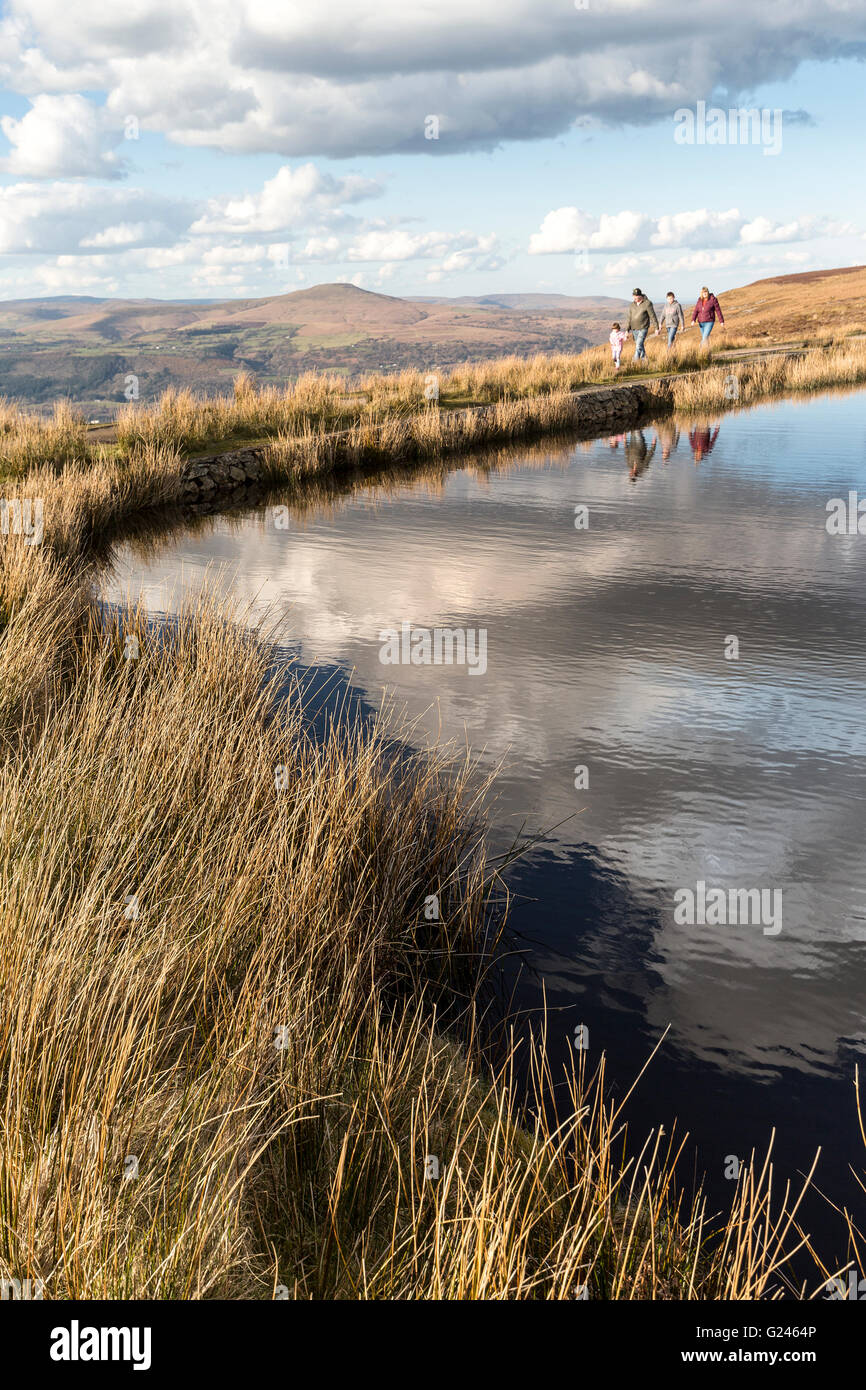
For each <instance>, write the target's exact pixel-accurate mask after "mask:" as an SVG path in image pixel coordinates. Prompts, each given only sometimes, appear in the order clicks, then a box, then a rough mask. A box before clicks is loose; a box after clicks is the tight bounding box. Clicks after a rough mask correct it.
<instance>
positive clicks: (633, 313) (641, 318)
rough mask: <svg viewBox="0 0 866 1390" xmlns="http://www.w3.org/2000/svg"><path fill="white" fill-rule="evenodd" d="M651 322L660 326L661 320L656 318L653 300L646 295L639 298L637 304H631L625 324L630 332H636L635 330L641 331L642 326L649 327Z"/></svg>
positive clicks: (654, 325)
mask: <svg viewBox="0 0 866 1390" xmlns="http://www.w3.org/2000/svg"><path fill="white" fill-rule="evenodd" d="M650 324H652V326H653V328H658V326H659V321H658V319H657V318H656V311H655V309H654V308H653V306H652V304H651V302H650V301H649V300H648V299H647V297H646V295H644V296H643V298H642V299H639V300H638V302H637V304H631V305H629V311H628V320H627V322H626V325H625V326H626V329H627V330H628V332H630V333H634V332H635V330H638V331H639V330H640V329H641V328H649V326H650Z"/></svg>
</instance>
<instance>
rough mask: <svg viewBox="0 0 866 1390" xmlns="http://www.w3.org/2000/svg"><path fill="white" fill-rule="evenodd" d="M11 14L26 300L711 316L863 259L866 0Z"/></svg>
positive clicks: (8, 273)
mask: <svg viewBox="0 0 866 1390" xmlns="http://www.w3.org/2000/svg"><path fill="white" fill-rule="evenodd" d="M0 14H2V19H0V298H2V299H7V300H8V299H16V298H29V297H32V296H51V295H65V294H79V295H95V296H100V297H105V296H108V297H123V298H129V297H131V298H159V299H199V298H203V299H226V298H235V297H244V298H245V297H259V296H264V295H274V294H282V293H286V292H288V291H291V290H296V289H303V288H307V287H309V286H312V285H316V284H320V283H327V282H333V281H351V282H352V283H354V284H357V285H359V286H361V287H363V288H365V289H369V290H379V291H382V292H384V293H387V294H396V295H449V296H450V295H481V294H496V293H500V294H501V293H516V292H530V291H540V292H547V293H560V294H569V295H615V296H618V297H622V296H627V295H628V294H630V292H631V290H632V289H633V288H634V287H635V286H636V285H640V286H641V287H642V288H644V289H646V290H647V292H648V293H650V294H651V295H652V297H653V298H654V299H656V300H659V299H661V298H662V297H663V295H664V293H665V292H666V291H667V290H668V289H673V290H674V291H675V292H676V293H677V295H678V296H679V297H680V298H682V299H683V301H684V302H685V301H686V300H689V299H692V300H693V299H694V298H695V296H696V294H697V292H698V290H699V289H700V286H701V285H702V284H704V283H708V284H709V285H710V287H711V288H712V289H714V290H716V291H717V292H722V291H724V290H725V289H726V288H732V287H734V286H736V285H742V284H747V283H749V282H751V281H754V280H758V279H761V278H763V277H765V276H769V275H776V274H783V273H790V272H795V271H802V270H811V269H820V268H823V267H835V266H844V265H859V264H862V263H864V262H866V192H864V189H863V182H862V179H861V178H860V177H859V174H858V170H859V169H860V168H861V166H862V153H861V150H860V148H859V144H860V140H859V113H860V112H861V111H862V109H863V100H862V86H863V80H864V77H866V68H864V58H866V5H863V3H862V0H763V3H762V4H760V5H757V4H755V3H754V0H694V2H693V3H692V4H690V5H688V6H685V5H683V3H682V0H495V3H493V0H459V3H458V0H429V2H428V0H415V3H413V4H412V5H406V4H405V3H396V0H350V2H349V3H345V2H344V0H327V3H324V4H320V5H318V6H313V5H311V4H310V3H309V0H302V2H300V0H123V3H122V4H120V5H107V4H105V0H75V3H74V4H71V3H69V0H65V3H61V0H8V3H6V4H5V5H4V6H3V8H2V10H0ZM735 110H744V111H745V110H754V111H755V112H757V113H758V116H757V118H756V119H755V120H754V121H753V120H751V119H750V120H741V119H740V118H738V117H736V116H734V117H732V115H731V114H730V113H731V112H733V111H735Z"/></svg>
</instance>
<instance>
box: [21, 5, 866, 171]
mask: <svg viewBox="0 0 866 1390" xmlns="http://www.w3.org/2000/svg"><path fill="white" fill-rule="evenodd" d="M864 42H866V11H864V9H863V7H862V6H859V5H855V4H853V3H844V2H843V0H839V2H838V3H835V4H833V5H828V4H827V3H826V0H798V3H797V4H796V5H795V6H792V5H791V4H790V0H764V3H763V4H761V5H755V4H754V2H753V0H702V3H701V4H700V5H699V6H698V7H697V9H695V10H694V12H693V13H692V12H690V16H689V23H688V24H685V23H683V11H682V4H681V0H653V3H651V4H649V3H638V2H637V0H605V3H603V4H599V5H596V4H591V5H590V6H589V7H588V8H587V9H586V10H578V9H576V8H575V7H574V6H573V5H571V4H569V3H567V0H473V4H472V5H471V6H467V5H466V4H465V3H464V0H437V3H436V4H435V5H432V4H421V5H415V6H407V5H406V4H405V3H404V0H330V3H329V4H327V5H318V6H315V5H310V4H309V3H308V0H281V2H280V3H277V0H124V3H123V5H120V6H117V5H115V6H106V4H105V3H104V0H76V3H75V4H74V5H70V4H69V3H68V0H63V3H61V0H8V3H7V11H6V18H5V19H4V21H3V22H2V26H0V79H2V80H3V81H4V84H5V85H6V86H7V87H9V88H11V89H12V90H14V91H17V92H23V93H28V94H30V93H36V92H40V93H41V92H46V93H50V92H56V93H63V92H79V91H103V92H105V93H107V104H108V106H109V108H110V109H111V110H112V111H113V112H115V113H116V114H117V115H118V116H120V117H122V116H124V115H126V114H127V113H129V112H134V113H136V114H137V115H138V116H139V117H140V118H141V119H142V121H143V123H144V124H145V125H146V126H147V127H148V128H149V129H153V130H158V131H162V132H164V133H165V134H167V135H168V136H170V137H171V138H172V139H173V140H176V141H178V142H182V143H185V144H190V145H211V146H215V147H218V148H221V149H225V150H237V151H250V152H251V151H269V152H274V153H279V154H282V155H285V156H287V157H298V156H301V157H307V156H308V155H311V154H328V155H337V156H350V155H355V154H359V153H363V152H366V153H383V152H408V151H414V152H419V153H426V154H432V155H436V154H440V153H442V152H443V151H444V149H446V148H447V149H450V150H457V149H468V148H476V149H477V148H488V149H489V148H492V147H494V146H495V145H497V144H499V143H501V142H503V141H508V140H526V139H536V138H539V137H546V136H553V135H556V134H558V133H561V132H564V131H566V130H568V129H569V128H570V127H571V126H572V125H574V124H576V123H577V122H583V121H584V119H585V118H586V117H587V116H592V117H593V118H594V119H596V120H598V121H601V122H602V123H608V124H621V123H622V122H623V121H628V122H633V123H635V124H638V125H646V124H648V123H650V122H653V121H658V120H671V119H672V113H673V111H674V110H675V109H676V108H677V107H681V106H683V105H691V104H693V103H694V102H695V101H697V100H698V99H704V100H707V101H709V102H712V101H713V100H714V99H715V98H716V96H717V95H718V96H719V98H721V97H722V96H724V100H725V101H726V102H728V101H738V99H739V97H740V96H741V95H742V96H745V94H750V93H751V92H752V91H753V90H754V89H755V87H756V86H757V85H758V84H759V83H762V82H772V81H784V80H785V79H786V78H788V77H790V75H791V74H792V73H793V72H795V71H796V69H797V68H798V66H799V65H800V64H801V63H803V62H805V61H812V62H822V61H824V62H829V61H832V60H833V59H834V58H838V57H840V56H846V55H854V56H857V55H860V56H862V52H863V45H864ZM429 114H438V115H439V116H440V139H439V141H434V140H425V136H424V122H425V117H426V116H427V115H429Z"/></svg>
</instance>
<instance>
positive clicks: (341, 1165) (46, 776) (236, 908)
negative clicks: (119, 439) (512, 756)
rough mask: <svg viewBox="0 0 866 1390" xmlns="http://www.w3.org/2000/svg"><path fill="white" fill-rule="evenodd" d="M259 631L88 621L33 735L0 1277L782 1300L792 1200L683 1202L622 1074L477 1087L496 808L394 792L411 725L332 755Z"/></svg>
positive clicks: (442, 788) (21, 831) (10, 954)
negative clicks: (552, 1109)
mask: <svg viewBox="0 0 866 1390" xmlns="http://www.w3.org/2000/svg"><path fill="white" fill-rule="evenodd" d="M236 616H237V615H236V614H234V613H233V612H231V611H228V612H227V611H222V612H219V611H215V610H214V609H213V608H212V607H211V606H209V605H208V604H207V603H205V604H204V605H202V606H201V607H200V608H199V609H198V611H195V612H193V611H187V612H186V613H184V614H183V615H182V617H181V618H180V619H179V621H178V622H177V624H176V625H175V626H173V627H171V628H170V629H167V630H164V631H160V632H156V631H154V630H153V629H149V628H148V626H147V625H146V623H145V620H144V617H143V615H142V614H137V613H131V614H119V615H117V616H116V618H114V619H111V620H109V621H108V622H107V623H106V622H105V621H100V620H99V619H98V618H97V616H95V615H91V616H90V618H89V619H84V618H83V616H82V614H81V611H80V609H78V610H75V617H76V620H77V622H78V623H79V626H81V627H82V631H81V633H80V637H79V641H78V642H77V643H76V644H73V646H72V647H71V649H70V650H68V652H67V660H66V666H67V670H66V671H60V670H57V669H54V670H49V671H48V672H47V674H44V675H43V680H42V685H43V687H45V688H44V690H43V704H42V708H41V710H40V712H39V717H38V718H37V719H35V720H33V719H31V721H29V722H28V723H27V724H22V723H21V722H18V721H17V718H16V715H15V712H14V711H11V710H10V711H7V712H6V724H5V728H4V732H5V734H6V738H7V744H6V750H7V751H6V755H5V756H4V758H3V760H2V764H0V783H2V785H0V806H2V810H0V873H2V880H3V886H4V892H3V895H2V899H0V984H2V990H3V999H4V1008H3V1011H2V1014H0V1278H10V1279H15V1278H17V1279H25V1278H30V1279H31V1280H36V1279H41V1280H43V1281H44V1284H45V1293H46V1296H50V1297H54V1298H64V1297H78V1298H129V1297H138V1298H201V1297H218V1296H221V1297H229V1298H269V1297H273V1296H274V1292H275V1290H276V1289H278V1287H279V1286H281V1285H282V1286H284V1287H285V1288H286V1289H287V1291H288V1293H289V1296H290V1297H298V1298H311V1297H312V1298H350V1299H357V1298H380V1299H381V1298H388V1299H417V1298H423V1299H430V1298H444V1297H447V1298H466V1299H476V1298H519V1299H524V1298H554V1299H560V1298H573V1297H575V1296H576V1295H577V1292H578V1289H579V1288H581V1287H585V1288H586V1289H587V1291H588V1293H589V1296H590V1297H593V1298H634V1297H656V1298H713V1297H737V1298H752V1297H760V1296H772V1295H774V1294H775V1293H776V1292H778V1290H779V1289H780V1288H781V1287H782V1284H783V1279H784V1263H783V1262H782V1263H781V1264H780V1261H781V1255H780V1250H779V1246H780V1242H781V1244H782V1245H783V1246H784V1243H785V1240H786V1238H787V1232H786V1226H787V1223H788V1217H789V1214H790V1209H791V1208H792V1207H793V1205H794V1204H793V1203H790V1204H788V1209H787V1211H786V1208H785V1206H784V1205H783V1206H782V1207H780V1208H779V1209H777V1210H775V1211H774V1212H772V1213H770V1207H769V1192H768V1177H767V1174H766V1173H765V1174H764V1176H763V1178H761V1177H760V1175H759V1174H758V1175H756V1176H755V1177H754V1178H753V1177H752V1176H751V1170H750V1169H746V1170H745V1172H746V1175H747V1176H746V1177H745V1178H744V1180H743V1183H742V1185H741V1187H740V1189H739V1192H738V1196H737V1198H736V1200H735V1203H734V1206H733V1209H732V1213H731V1216H730V1219H728V1220H724V1221H722V1222H721V1223H710V1222H709V1221H708V1220H707V1218H706V1214H705V1212H704V1210H703V1207H702V1205H701V1204H700V1203H697V1204H696V1205H695V1207H694V1208H693V1209H688V1210H685V1211H683V1210H681V1202H680V1199H679V1198H678V1197H677V1195H676V1191H675V1188H674V1182H673V1164H674V1161H675V1159H676V1156H677V1153H678V1152H679V1151H680V1148H681V1145H682V1142H683V1141H682V1140H678V1141H676V1142H674V1141H672V1140H668V1139H663V1138H662V1137H661V1135H660V1134H657V1133H656V1134H653V1135H651V1136H649V1138H648V1139H647V1140H646V1142H645V1143H644V1144H642V1145H639V1146H637V1147H636V1149H635V1150H634V1151H630V1150H629V1148H628V1146H627V1144H626V1140H625V1135H624V1128H623V1116H622V1110H621V1108H618V1107H614V1106H613V1105H612V1104H611V1103H610V1101H609V1100H608V1099H607V1098H606V1095H605V1087H604V1077H603V1074H601V1075H599V1076H597V1077H595V1078H587V1077H585V1076H584V1075H583V1074H581V1073H580V1072H579V1071H578V1072H577V1073H576V1074H574V1075H573V1076H572V1077H571V1082H570V1087H571V1096H570V1101H569V1102H568V1103H567V1104H563V1103H562V1102H560V1119H559V1121H554V1120H552V1119H551V1118H545V1107H544V1106H543V1105H541V1104H539V1103H536V1104H535V1106H534V1107H533V1110H534V1112H535V1115H536V1118H535V1119H528V1118H527V1117H526V1114H525V1113H524V1112H523V1110H522V1108H521V1105H520V1099H521V1097H520V1088H519V1086H518V1084H517V1082H516V1080H515V1068H514V1059H513V1056H512V1055H511V1053H510V1051H509V1049H508V1048H506V1050H505V1055H504V1057H502V1058H501V1059H500V1061H499V1063H498V1064H495V1065H493V1067H492V1070H485V1069H484V1067H483V1066H482V1065H481V1061H480V1057H479V1055H478V1052H477V1048H476V1046H475V1042H474V1041H473V1038H474V1037H477V1034H475V1033H474V1032H473V1029H472V1028H471V1026H470V1025H471V1023H472V1020H473V1018H476V1017H477V1006H478V1003H479V1002H480V998H481V996H479V995H478V984H479V978H480V976H479V969H480V967H481V965H482V964H483V957H482V945H483V942H484V940H485V934H486V933H489V931H490V930H491V929H492V928H493V923H494V920H495V919H494V917H492V916H491V913H492V911H493V910H494V909H495V898H493V897H492V896H491V895H492V894H494V893H495V890H496V887H497V875H496V873H495V872H494V870H493V867H492V866H491V865H490V864H488V863H487V862H486V859H485V851H484V844H483V809H484V798H485V788H484V787H483V786H481V787H479V786H478V784H477V781H476V778H475V775H474V772H473V769H472V768H471V767H470V766H469V765H467V764H466V762H465V761H463V762H461V763H454V762H453V761H452V760H450V759H449V758H448V757H446V756H445V755H444V754H442V753H438V754H437V753H430V754H429V755H428V756H425V757H423V758H419V757H413V758H412V759H411V760H410V761H408V762H401V763H400V765H399V766H395V763H394V758H393V751H392V743H391V739H390V734H391V732H393V731H392V730H390V729H389V728H388V726H387V723H385V722H382V721H380V722H379V723H377V725H376V726H375V727H373V728H364V729H359V728H347V727H336V728H334V729H333V730H332V731H331V733H330V735H329V736H328V737H326V738H325V739H324V741H320V742H315V741H313V740H312V739H311V738H310V737H309V736H308V733H307V730H306V726H305V724H304V719H303V712H302V709H301V706H300V703H299V700H298V697H297V693H296V692H295V693H294V694H290V695H289V698H288V700H286V698H285V686H284V682H285V675H284V673H282V672H279V671H278V672H276V673H275V672H273V671H272V670H270V669H269V666H270V661H271V654H270V651H269V649H268V647H267V645H263V644H262V643H261V642H260V640H259V638H258V637H257V636H256V635H255V634H254V633H251V632H250V630H249V629H248V628H245V627H244V626H243V625H242V624H238V623H236V622H234V621H233V619H234V618H235V617H236ZM55 621H57V620H55ZM41 636H42V638H43V639H45V638H46V637H47V638H49V639H50V636H51V634H50V633H46V632H43V633H42V634H41ZM133 637H134V638H135V639H136V641H137V642H138V644H139V645H138V649H137V655H136V654H135V648H134V645H133V647H132V648H131V647H130V641H129V639H130V638H133ZM20 639H21V634H20V633H15V632H13V631H12V630H11V629H9V630H7V632H6V635H5V637H4V639H3V643H2V648H0V660H3V661H4V662H5V661H7V660H8V659H9V655H10V643H12V644H14V643H15V642H17V641H19V640H20ZM130 650H132V651H133V656H132V657H131V658H129V657H128V655H127V654H128V653H129V652H130ZM70 666H71V667H72V668H73V669H71V670H70V669H68V668H69V667H70ZM40 674H42V673H40ZM275 716H276V717H275ZM430 893H436V894H437V895H438V897H439V901H440V908H441V920H440V921H438V922H428V921H427V920H426V918H425V914H424V903H425V898H426V897H427V896H428V895H429V894H430ZM461 1001H462V1002H461ZM461 1013H462V1018H463V1026H462V1028H460V1029H458V1026H457V1025H458V1023H459V1018H458V1014H461ZM449 1020H450V1021H449ZM446 1025H447V1026H446ZM461 1034H462V1037H463V1039H464V1041H463V1042H462V1043H461V1042H460V1041H459V1036H460V1035H461ZM278 1043H279V1044H280V1045H279V1046H277V1044H278ZM543 1055H544V1053H543V1048H539V1050H538V1051H537V1053H536V1059H535V1069H534V1073H533V1081H534V1084H531V1085H530V1091H531V1093H532V1094H534V1095H535V1096H536V1097H537V1098H538V1097H541V1096H547V1095H549V1094H550V1090H551V1078H550V1077H549V1076H548V1075H547V1074H546V1071H545V1067H544V1063H543V1060H542V1059H543ZM428 1155H434V1156H435V1157H436V1158H437V1159H438V1161H439V1177H438V1179H428V1178H426V1177H425V1171H426V1160H427V1157H428ZM127 1174H131V1176H127ZM714 1227H715V1228H716V1229H715V1237H714V1239H711V1240H708V1236H709V1235H710V1234H711V1231H712V1230H713V1228H714Z"/></svg>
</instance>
